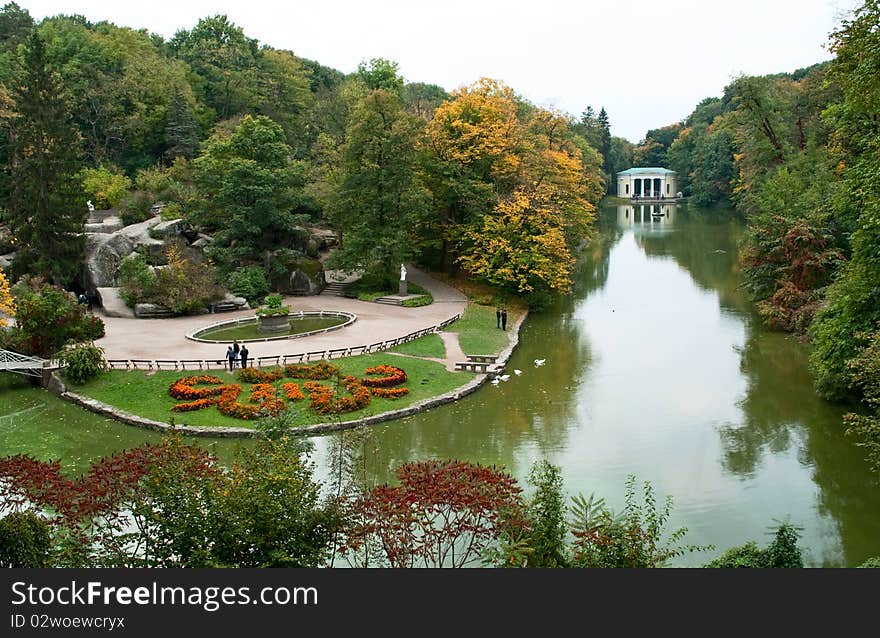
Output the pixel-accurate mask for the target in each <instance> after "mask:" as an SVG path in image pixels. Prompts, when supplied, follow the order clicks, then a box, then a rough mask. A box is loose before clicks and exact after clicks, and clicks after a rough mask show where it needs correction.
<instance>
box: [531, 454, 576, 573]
mask: <svg viewBox="0 0 880 638" xmlns="http://www.w3.org/2000/svg"><path fill="white" fill-rule="evenodd" d="M528 482H529V485H531V486H532V487H533V488H534V489H535V492H534V494H533V495H532V497H531V498H530V499H529V500H528V502H527V503H526V512H525V514H526V519H527V526H528V532H527V539H528V541H527V542H528V546H529V549H530V550H531V551H530V553H529V557H528V566H529V567H566V566H567V565H568V560H569V558H568V555H567V553H568V552H567V547H566V535H567V534H568V529H567V527H566V521H565V514H566V508H565V498H564V495H563V491H562V472H561V470H560V469H559V467H558V466H555V465H551V464H550V463H548V462H547V461H540V462H536V463H535V464H534V465H533V466H532V469H531V471H530V472H529V479H528Z"/></svg>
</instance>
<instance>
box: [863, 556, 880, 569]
mask: <svg viewBox="0 0 880 638" xmlns="http://www.w3.org/2000/svg"><path fill="white" fill-rule="evenodd" d="M859 567H860V568H862V569H880V556H872V557H871V558H869V559H868V560H866V561H865V562H864V563H862V564H861V565H859Z"/></svg>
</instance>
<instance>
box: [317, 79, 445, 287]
mask: <svg viewBox="0 0 880 638" xmlns="http://www.w3.org/2000/svg"><path fill="white" fill-rule="evenodd" d="M421 127H422V121H421V120H419V119H418V118H416V117H414V116H412V115H409V114H408V113H406V112H405V111H404V110H403V108H402V106H401V103H400V98H398V96H397V95H396V94H394V93H389V92H388V91H385V90H382V89H376V90H374V91H371V92H370V93H369V94H368V95H367V96H366V97H364V98H363V99H362V100H361V101H360V102H359V103H358V105H357V107H356V108H355V110H354V113H353V114H352V120H351V124H350V126H349V130H348V135H347V141H346V144H345V147H344V149H343V151H342V165H341V168H340V170H339V174H338V176H337V179H338V182H337V183H338V186H337V188H336V192H335V193H334V195H333V196H332V198H331V202H330V207H329V211H328V212H329V218H330V220H331V222H332V223H333V225H334V226H335V227H336V228H337V229H339V231H340V233H341V235H342V241H341V247H340V248H339V250H337V251H336V252H335V253H334V254H333V255H332V257H331V263H332V264H333V265H334V266H336V267H338V268H344V269H347V270H355V269H360V268H363V269H366V270H368V271H371V272H372V273H375V274H376V275H377V276H379V277H380V278H381V280H382V281H383V282H384V283H385V284H386V285H388V286H394V285H395V282H396V281H397V280H398V276H397V273H398V269H399V268H400V264H401V263H403V262H405V261H407V260H409V259H410V258H412V256H413V255H414V254H415V253H416V246H415V241H414V240H415V231H416V229H417V228H418V227H419V225H420V224H421V222H422V219H423V218H424V217H425V216H426V212H427V209H428V201H429V200H428V192H427V190H426V189H425V188H424V187H423V186H422V183H421V179H420V177H419V175H418V173H417V171H416V158H415V152H416V151H415V142H416V138H417V136H418V135H419V133H420V131H421Z"/></svg>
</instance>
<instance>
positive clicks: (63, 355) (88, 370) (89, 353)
mask: <svg viewBox="0 0 880 638" xmlns="http://www.w3.org/2000/svg"><path fill="white" fill-rule="evenodd" d="M58 360H59V361H60V362H61V365H62V366H63V367H64V376H65V378H66V379H68V380H69V381H71V382H72V383H75V384H77V385H82V384H83V383H85V382H86V381H88V380H90V379H94V378H95V377H97V376H98V375H99V374H101V373H102V372H103V371H104V370H106V369H107V360H106V359H105V358H104V351H103V350H102V349H101V348H99V347H98V346H96V345H95V344H94V343H80V344H74V345H70V346H68V347H66V348H64V350H62V351H61V352H59V353H58Z"/></svg>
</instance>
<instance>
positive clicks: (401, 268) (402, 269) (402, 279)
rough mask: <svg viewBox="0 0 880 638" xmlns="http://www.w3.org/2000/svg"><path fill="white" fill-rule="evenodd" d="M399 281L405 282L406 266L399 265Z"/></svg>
mask: <svg viewBox="0 0 880 638" xmlns="http://www.w3.org/2000/svg"><path fill="white" fill-rule="evenodd" d="M400 281H406V266H404V265H403V264H400Z"/></svg>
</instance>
